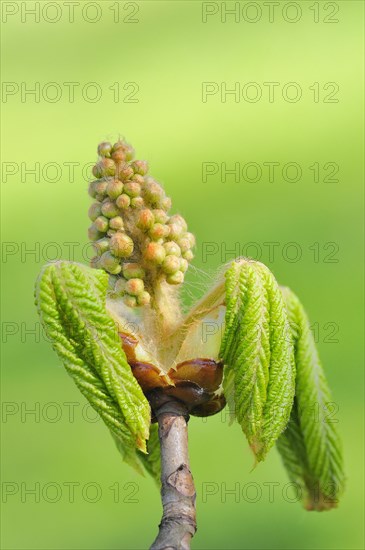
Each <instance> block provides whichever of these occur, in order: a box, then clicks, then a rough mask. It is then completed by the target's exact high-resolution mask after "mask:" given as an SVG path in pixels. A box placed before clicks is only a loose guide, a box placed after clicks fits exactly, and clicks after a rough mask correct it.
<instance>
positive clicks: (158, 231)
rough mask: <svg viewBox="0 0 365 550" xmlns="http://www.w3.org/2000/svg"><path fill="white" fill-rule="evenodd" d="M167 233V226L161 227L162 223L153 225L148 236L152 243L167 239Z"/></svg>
mask: <svg viewBox="0 0 365 550" xmlns="http://www.w3.org/2000/svg"><path fill="white" fill-rule="evenodd" d="M169 232H170V230H169V228H168V226H167V225H163V224H162V223H155V224H154V225H153V226H152V227H151V229H150V230H149V232H148V234H149V236H150V237H151V239H153V240H154V241H158V240H160V239H164V238H165V237H167V236H168V234H169Z"/></svg>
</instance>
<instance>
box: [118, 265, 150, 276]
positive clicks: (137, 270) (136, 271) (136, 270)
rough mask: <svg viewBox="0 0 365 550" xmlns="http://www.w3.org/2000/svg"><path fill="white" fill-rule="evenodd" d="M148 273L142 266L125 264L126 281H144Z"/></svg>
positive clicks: (124, 274)
mask: <svg viewBox="0 0 365 550" xmlns="http://www.w3.org/2000/svg"><path fill="white" fill-rule="evenodd" d="M145 276H146V272H145V270H144V269H143V267H142V266H141V265H140V264H134V263H125V264H123V277H125V278H126V279H144V278H145Z"/></svg>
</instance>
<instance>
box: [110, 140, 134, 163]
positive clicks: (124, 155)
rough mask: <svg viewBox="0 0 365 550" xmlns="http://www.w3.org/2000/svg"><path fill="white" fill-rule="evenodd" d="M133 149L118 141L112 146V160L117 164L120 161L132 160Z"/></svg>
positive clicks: (127, 144)
mask: <svg viewBox="0 0 365 550" xmlns="http://www.w3.org/2000/svg"><path fill="white" fill-rule="evenodd" d="M133 156H134V149H133V147H132V146H131V145H129V143H126V142H125V141H122V140H119V141H117V143H114V145H113V151H112V158H113V159H114V160H116V161H118V162H120V161H121V160H127V161H129V160H132V158H133Z"/></svg>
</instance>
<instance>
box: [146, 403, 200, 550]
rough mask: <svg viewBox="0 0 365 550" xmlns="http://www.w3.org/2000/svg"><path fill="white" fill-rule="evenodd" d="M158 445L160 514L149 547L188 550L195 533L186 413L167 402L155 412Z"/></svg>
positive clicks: (181, 406)
mask: <svg viewBox="0 0 365 550" xmlns="http://www.w3.org/2000/svg"><path fill="white" fill-rule="evenodd" d="M156 416H157V420H158V425H159V438H160V446H161V499H162V505H163V516H162V520H161V523H160V526H159V533H158V536H157V538H156V540H155V541H154V543H153V544H152V546H151V550H189V549H190V541H191V538H192V537H193V536H194V534H195V532H196V514H195V498H196V493H195V487H194V480H193V476H192V474H191V471H190V466H189V454H188V429H187V418H188V416H187V412H186V409H185V407H184V406H183V405H182V404H180V403H179V402H176V401H169V402H168V403H165V404H164V405H162V406H161V407H160V409H159V410H158V411H157V412H156Z"/></svg>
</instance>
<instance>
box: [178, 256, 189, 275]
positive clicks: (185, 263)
mask: <svg viewBox="0 0 365 550" xmlns="http://www.w3.org/2000/svg"><path fill="white" fill-rule="evenodd" d="M188 267H189V262H188V261H187V260H185V258H180V271H182V273H185V272H186V271H187V270H188Z"/></svg>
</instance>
